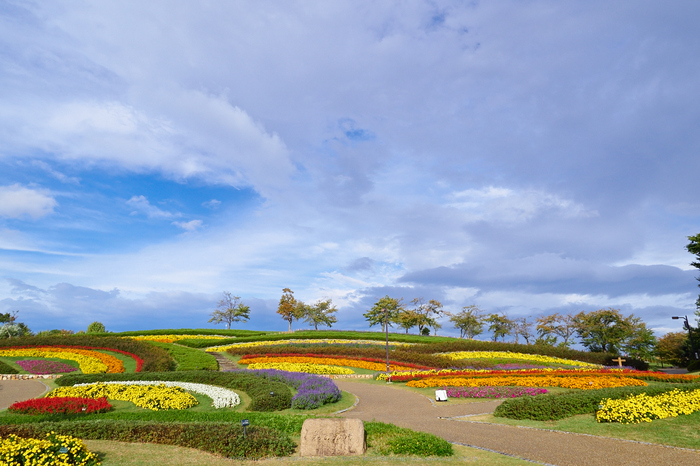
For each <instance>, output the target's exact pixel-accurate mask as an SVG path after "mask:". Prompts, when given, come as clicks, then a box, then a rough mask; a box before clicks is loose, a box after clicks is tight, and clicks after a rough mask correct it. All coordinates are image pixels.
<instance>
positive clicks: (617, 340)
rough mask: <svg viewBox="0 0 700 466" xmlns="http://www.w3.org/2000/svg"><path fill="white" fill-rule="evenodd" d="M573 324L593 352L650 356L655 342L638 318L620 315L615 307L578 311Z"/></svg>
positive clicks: (582, 342) (585, 344)
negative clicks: (624, 352)
mask: <svg viewBox="0 0 700 466" xmlns="http://www.w3.org/2000/svg"><path fill="white" fill-rule="evenodd" d="M574 327H575V328H576V333H577V334H578V336H579V338H580V339H581V344H582V345H583V346H585V347H586V348H588V349H589V350H590V351H593V352H600V351H607V352H609V353H613V354H620V351H622V350H625V351H627V352H629V353H630V354H633V355H634V356H637V357H645V358H647V359H648V358H650V357H651V353H652V350H653V349H654V347H655V345H656V338H655V337H654V334H653V333H652V332H651V331H650V330H649V329H647V328H646V324H644V322H642V321H641V320H640V319H639V318H638V317H634V315H630V316H628V317H624V316H623V315H622V314H621V313H620V311H619V310H617V309H612V308H608V309H600V310H598V311H591V312H579V313H578V314H576V315H575V316H574Z"/></svg>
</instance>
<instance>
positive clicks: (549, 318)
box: [535, 313, 576, 348]
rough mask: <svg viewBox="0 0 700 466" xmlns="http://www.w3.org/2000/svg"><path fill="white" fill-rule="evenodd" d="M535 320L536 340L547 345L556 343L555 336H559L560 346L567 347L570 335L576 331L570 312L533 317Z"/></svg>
mask: <svg viewBox="0 0 700 466" xmlns="http://www.w3.org/2000/svg"><path fill="white" fill-rule="evenodd" d="M535 321H536V322H537V327H536V329H537V336H538V338H537V342H538V343H544V344H549V345H556V344H557V338H558V337H561V338H562V339H563V341H562V342H561V343H560V345H561V346H565V347H567V348H568V347H569V345H570V344H571V342H570V341H569V340H571V337H573V335H574V333H576V326H575V324H574V316H572V315H571V314H566V315H562V314H559V313H555V314H550V315H546V316H540V317H538V318H537V319H535Z"/></svg>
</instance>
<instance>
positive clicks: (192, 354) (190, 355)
mask: <svg viewBox="0 0 700 466" xmlns="http://www.w3.org/2000/svg"><path fill="white" fill-rule="evenodd" d="M147 343H148V344H149V345H153V346H157V347H158V348H162V349H164V350H165V351H167V352H168V354H170V356H171V357H172V358H173V359H175V362H176V363H177V366H176V367H175V370H176V371H199V370H207V371H218V370H219V362H218V361H217V360H216V358H215V357H214V356H212V355H211V354H210V353H205V352H204V351H202V350H199V349H194V348H187V347H185V346H181V345H179V344H174V343H161V342H157V341H149V342H147Z"/></svg>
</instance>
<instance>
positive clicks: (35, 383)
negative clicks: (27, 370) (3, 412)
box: [0, 379, 49, 409]
mask: <svg viewBox="0 0 700 466" xmlns="http://www.w3.org/2000/svg"><path fill="white" fill-rule="evenodd" d="M47 391H49V387H48V386H47V385H46V384H45V383H43V382H41V381H40V380H38V379H26V380H2V381H0V409H5V408H7V407H9V406H10V405H12V404H13V403H16V402H17V401H25V400H29V399H31V398H37V397H39V396H41V395H43V394H44V393H46V392H47Z"/></svg>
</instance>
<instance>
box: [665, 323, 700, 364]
mask: <svg viewBox="0 0 700 466" xmlns="http://www.w3.org/2000/svg"><path fill="white" fill-rule="evenodd" d="M671 319H674V320H677V319H684V320H685V322H684V323H683V328H684V329H686V330H687V331H688V339H689V340H690V348H691V349H692V350H693V356H694V357H695V359H698V353H696V352H695V343H694V342H693V332H691V329H692V327H691V326H690V323H688V316H683V317H681V316H673V317H671Z"/></svg>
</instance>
